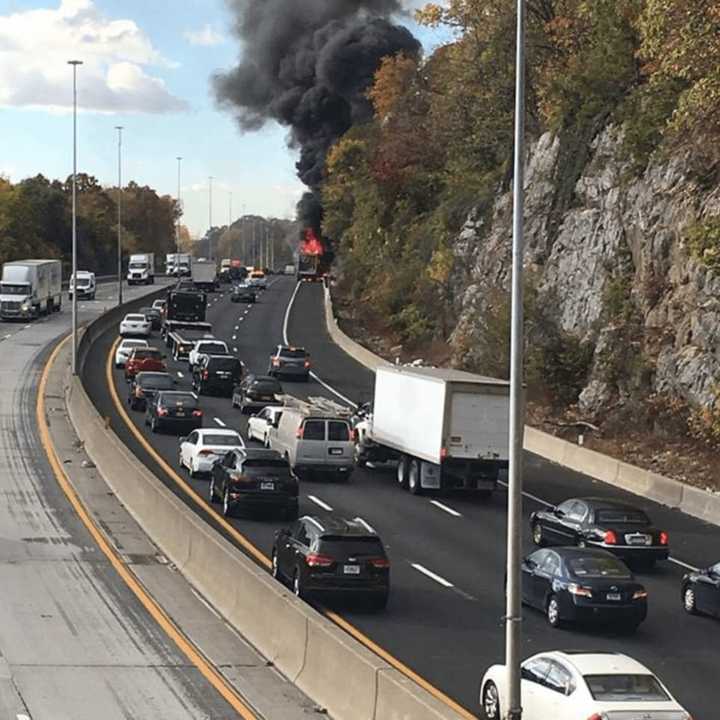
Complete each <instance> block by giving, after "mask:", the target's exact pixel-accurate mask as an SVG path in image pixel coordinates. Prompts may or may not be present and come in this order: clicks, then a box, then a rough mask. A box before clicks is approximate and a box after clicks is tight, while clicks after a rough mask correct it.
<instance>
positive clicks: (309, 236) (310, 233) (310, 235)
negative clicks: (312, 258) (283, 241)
mask: <svg viewBox="0 0 720 720" xmlns="http://www.w3.org/2000/svg"><path fill="white" fill-rule="evenodd" d="M300 253H301V254H302V255H324V254H325V248H324V247H323V244H322V242H320V240H319V239H318V236H317V235H316V234H315V231H314V230H313V229H312V228H308V229H307V230H306V231H305V239H304V240H303V242H302V245H301V246H300Z"/></svg>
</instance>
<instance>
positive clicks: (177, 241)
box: [175, 156, 182, 253]
mask: <svg viewBox="0 0 720 720" xmlns="http://www.w3.org/2000/svg"><path fill="white" fill-rule="evenodd" d="M176 160H177V164H178V189H177V202H178V219H177V223H176V225H175V252H176V253H179V252H180V213H181V212H182V200H181V199H180V165H181V163H182V158H181V157H180V156H178V157H177V158H176Z"/></svg>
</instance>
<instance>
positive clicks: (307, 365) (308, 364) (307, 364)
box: [305, 360, 310, 368]
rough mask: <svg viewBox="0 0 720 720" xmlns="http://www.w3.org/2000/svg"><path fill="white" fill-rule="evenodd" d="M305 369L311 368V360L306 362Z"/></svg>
mask: <svg viewBox="0 0 720 720" xmlns="http://www.w3.org/2000/svg"><path fill="white" fill-rule="evenodd" d="M305 367H306V368H309V367H310V361H309V360H306V361H305Z"/></svg>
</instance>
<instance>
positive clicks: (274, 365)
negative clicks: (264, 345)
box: [272, 358, 280, 367]
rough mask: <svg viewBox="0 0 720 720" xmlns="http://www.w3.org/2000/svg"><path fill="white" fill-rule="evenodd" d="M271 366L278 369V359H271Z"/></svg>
mask: <svg viewBox="0 0 720 720" xmlns="http://www.w3.org/2000/svg"><path fill="white" fill-rule="evenodd" d="M272 364H273V367H280V358H273V359H272Z"/></svg>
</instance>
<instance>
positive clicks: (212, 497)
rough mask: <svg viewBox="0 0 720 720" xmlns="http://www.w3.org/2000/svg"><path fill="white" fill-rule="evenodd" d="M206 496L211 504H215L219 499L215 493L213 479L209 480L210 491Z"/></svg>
mask: <svg viewBox="0 0 720 720" xmlns="http://www.w3.org/2000/svg"><path fill="white" fill-rule="evenodd" d="M208 496H209V498H210V502H211V503H216V502H217V501H218V500H219V498H218V496H217V493H216V492H215V478H214V477H211V478H210V489H209V490H208Z"/></svg>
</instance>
